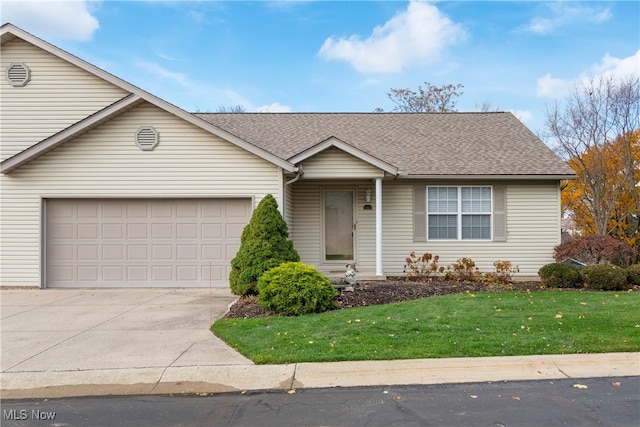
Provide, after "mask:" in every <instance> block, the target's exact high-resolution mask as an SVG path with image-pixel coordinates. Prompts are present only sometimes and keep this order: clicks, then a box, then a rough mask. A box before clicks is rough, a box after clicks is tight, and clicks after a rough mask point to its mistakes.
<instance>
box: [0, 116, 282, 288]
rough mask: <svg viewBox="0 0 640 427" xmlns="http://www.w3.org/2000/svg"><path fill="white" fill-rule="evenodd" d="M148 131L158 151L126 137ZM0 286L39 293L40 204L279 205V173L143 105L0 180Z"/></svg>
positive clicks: (259, 161) (269, 166) (210, 136)
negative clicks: (183, 201)
mask: <svg viewBox="0 0 640 427" xmlns="http://www.w3.org/2000/svg"><path fill="white" fill-rule="evenodd" d="M142 125H149V126H153V127H154V128H155V129H156V130H157V131H158V132H159V135H160V144H159V145H158V146H157V147H156V148H155V150H153V151H142V150H140V148H138V146H137V145H136V144H135V143H134V134H135V132H136V131H137V130H138V129H139V128H140V126H142ZM1 180H2V182H1V187H0V192H1V196H2V197H1V198H2V203H1V205H0V225H1V227H0V241H1V243H2V244H1V245H0V260H1V263H2V265H1V268H0V285H2V286H14V285H19V286H20V285H21V286H39V285H40V269H39V265H40V263H41V260H40V245H41V242H40V235H41V230H40V228H41V225H40V224H41V219H40V215H41V204H42V202H41V199H43V198H103V199H104V198H189V197H199V198H203V197H205V198H215V197H249V198H252V199H253V202H254V207H255V205H256V204H257V203H258V202H259V201H260V200H261V199H262V197H263V196H264V195H266V194H267V193H271V194H273V195H274V197H275V198H276V199H277V200H278V201H279V203H281V200H282V197H281V196H282V195H281V189H282V170H281V169H280V168H278V167H277V166H275V165H273V164H271V163H268V162H266V161H265V160H263V159H260V158H259V157H257V156H254V155H252V154H250V153H248V152H246V151H244V150H242V149H240V148H238V147H236V146H234V145H232V144H230V143H228V142H226V141H224V140H222V139H220V138H218V137H215V136H213V135H211V134H209V133H207V132H205V131H203V130H201V129H199V128H197V127H195V126H193V125H190V124H188V123H186V122H184V121H182V120H181V119H178V118H177V117H175V116H173V115H171V114H169V113H166V112H164V111H163V110H160V109H158V108H156V107H153V106H151V105H149V104H144V105H142V106H140V107H137V108H135V109H132V110H130V111H129V112H128V113H127V114H125V115H123V116H120V117H118V118H116V119H114V120H113V121H111V122H108V123H106V124H104V125H102V126H100V127H98V128H96V129H94V130H93V131H91V132H89V133H87V134H84V135H82V136H80V137H79V138H77V139H76V140H73V141H70V142H68V143H66V144H64V145H62V146H60V147H58V148H56V149H54V150H52V151H51V152H49V153H47V154H45V155H43V156H41V157H39V158H38V159H36V160H34V161H32V162H30V163H28V164H26V165H24V166H22V167H21V168H19V169H17V170H15V171H13V172H12V173H11V174H9V175H3V176H2V177H1Z"/></svg>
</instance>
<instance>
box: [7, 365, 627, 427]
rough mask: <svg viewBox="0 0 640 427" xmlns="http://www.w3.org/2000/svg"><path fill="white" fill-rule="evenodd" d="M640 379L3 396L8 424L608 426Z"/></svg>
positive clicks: (620, 420)
mask: <svg viewBox="0 0 640 427" xmlns="http://www.w3.org/2000/svg"><path fill="white" fill-rule="evenodd" d="M639 420H640V377H617V378H613V377H609V378H588V379H564V380H553V381H551V380H544V381H515V382H484V383H469V384H448V385H422V386H421V385H413V386H388V387H383V386H376V387H353V388H340V387H339V388H324V389H304V390H299V391H295V392H286V391H270V392H246V393H244V394H243V393H240V392H233V393H223V394H214V395H156V396H122V397H117V396H110V397H74V398H55V399H29V400H5V401H2V423H1V424H2V426H7V427H8V426H22V427H25V426H88V425H90V426H96V427H101V426H116V425H117V426H260V427H268V426H278V427H280V426H403V427H404V426H443V427H447V426H455V427H464V426H490V427H507V426H509V427H512V426H521V427H526V426H570V427H571V426H575V427H589V426H608V427H617V426H619V427H633V426H637V425H638V421H639Z"/></svg>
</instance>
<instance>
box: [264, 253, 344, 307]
mask: <svg viewBox="0 0 640 427" xmlns="http://www.w3.org/2000/svg"><path fill="white" fill-rule="evenodd" d="M336 294H337V293H336V290H335V289H334V288H333V285H332V284H331V281H330V280H329V279H328V278H327V277H325V276H324V275H323V274H322V273H320V272H319V271H318V270H316V268H315V267H314V266H312V265H306V264H304V263H302V262H285V263H282V264H280V265H279V266H278V267H274V268H272V269H270V270H268V271H266V272H265V273H264V274H263V275H262V276H260V278H259V279H258V303H260V305H261V306H262V307H263V308H264V309H266V310H268V311H270V312H272V313H276V314H282V315H285V316H299V315H301V314H308V313H322V312H324V311H327V310H329V309H332V308H335V305H336V304H335V297H336Z"/></svg>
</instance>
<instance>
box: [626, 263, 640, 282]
mask: <svg viewBox="0 0 640 427" xmlns="http://www.w3.org/2000/svg"><path fill="white" fill-rule="evenodd" d="M626 273H627V283H628V284H629V285H631V286H640V264H633V265H630V266H629V267H627V270H626Z"/></svg>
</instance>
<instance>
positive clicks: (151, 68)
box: [135, 60, 191, 86]
mask: <svg viewBox="0 0 640 427" xmlns="http://www.w3.org/2000/svg"><path fill="white" fill-rule="evenodd" d="M135 64H136V66H137V67H138V68H140V69H142V70H145V71H146V72H148V73H150V74H152V75H154V76H157V77H160V78H162V79H168V80H172V81H173V82H175V83H177V84H179V85H181V86H191V83H190V82H189V79H188V78H187V76H186V75H184V74H182V73H176V72H174V71H169V70H167V69H166V68H163V67H161V66H160V65H158V64H156V63H155V62H147V61H141V60H136V61H135Z"/></svg>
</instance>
